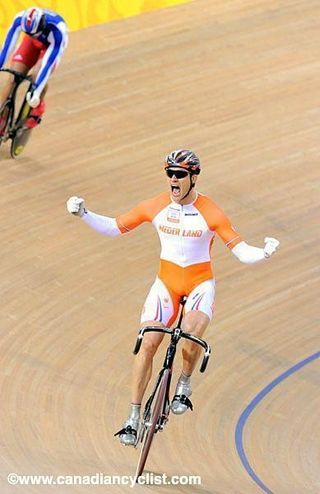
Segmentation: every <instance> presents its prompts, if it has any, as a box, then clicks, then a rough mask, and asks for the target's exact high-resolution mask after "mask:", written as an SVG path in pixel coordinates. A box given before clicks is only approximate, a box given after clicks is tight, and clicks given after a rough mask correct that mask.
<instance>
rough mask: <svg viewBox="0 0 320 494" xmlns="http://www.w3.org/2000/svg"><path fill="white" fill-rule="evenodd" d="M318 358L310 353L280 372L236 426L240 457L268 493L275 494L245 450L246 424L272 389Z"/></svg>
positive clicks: (317, 354) (317, 355) (318, 353)
mask: <svg viewBox="0 0 320 494" xmlns="http://www.w3.org/2000/svg"><path fill="white" fill-rule="evenodd" d="M317 358H320V352H316V353H314V354H313V355H310V357H308V358H306V359H304V360H302V361H301V362H298V363H297V364H295V365H294V366H293V367H290V369H288V370H287V371H285V372H284V373H283V374H280V376H278V377H277V378H276V379H274V380H273V381H272V382H271V383H270V384H268V385H267V386H266V387H265V388H264V389H262V391H260V393H258V394H257V395H256V396H255V397H254V398H253V400H252V401H251V402H250V403H249V405H248V406H247V407H246V408H245V409H244V410H243V412H242V414H241V415H240V418H239V420H238V423H237V426H236V432H235V441H236V447H237V452H238V455H239V457H240V460H241V462H242V464H243V466H244V468H245V469H246V471H247V472H248V474H249V475H250V477H251V478H252V479H253V480H254V482H255V483H256V484H257V485H258V486H259V487H260V488H261V489H262V490H263V491H264V492H266V494H273V493H272V491H271V490H270V489H269V487H267V486H266V485H265V484H264V483H263V482H262V480H261V479H260V478H259V477H258V475H257V474H256V473H255V471H254V470H253V468H252V467H251V465H250V463H249V461H248V458H247V455H246V453H245V451H244V447H243V430H244V426H245V424H246V422H247V420H248V418H249V416H250V414H251V413H252V411H253V410H254V409H255V408H256V406H257V405H258V404H259V403H260V402H261V401H262V400H263V398H264V397H265V396H267V394H268V393H270V391H272V390H273V388H275V387H276V386H278V384H280V383H281V382H282V381H284V380H285V379H287V377H290V376H291V375H292V374H294V373H295V372H297V371H298V370H300V369H302V367H304V366H305V365H307V364H310V362H313V361H314V360H316V359H317Z"/></svg>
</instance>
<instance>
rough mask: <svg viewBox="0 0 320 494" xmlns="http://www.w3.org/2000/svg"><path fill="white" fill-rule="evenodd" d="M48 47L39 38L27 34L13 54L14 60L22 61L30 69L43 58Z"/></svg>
mask: <svg viewBox="0 0 320 494" xmlns="http://www.w3.org/2000/svg"><path fill="white" fill-rule="evenodd" d="M46 50H47V47H46V46H45V45H44V44H43V43H40V41H38V40H37V39H34V38H31V36H27V35H25V36H24V37H23V39H22V41H21V43H20V45H19V46H18V47H17V49H16V51H15V52H14V54H13V55H12V58H11V61H12V62H21V63H23V64H24V65H26V67H28V69H29V70H30V69H31V67H33V66H34V65H35V64H36V63H37V62H38V60H40V59H41V58H43V56H44V54H45V52H46Z"/></svg>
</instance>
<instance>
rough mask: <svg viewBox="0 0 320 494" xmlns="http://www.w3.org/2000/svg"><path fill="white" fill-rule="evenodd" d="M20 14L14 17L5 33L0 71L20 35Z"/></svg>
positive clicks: (0, 58) (0, 54) (0, 56)
mask: <svg viewBox="0 0 320 494" xmlns="http://www.w3.org/2000/svg"><path fill="white" fill-rule="evenodd" d="M21 14H22V13H21V12H20V13H19V14H17V15H16V16H15V18H14V20H13V23H12V25H11V27H10V29H9V31H8V32H7V36H6V39H5V41H4V44H3V47H2V50H1V53H0V69H2V67H4V65H5V64H6V62H7V60H8V58H9V57H10V55H11V53H12V52H13V50H14V48H15V46H16V44H17V41H18V37H19V34H20V33H21V18H22V15H21Z"/></svg>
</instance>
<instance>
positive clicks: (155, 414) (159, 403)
mask: <svg viewBox="0 0 320 494" xmlns="http://www.w3.org/2000/svg"><path fill="white" fill-rule="evenodd" d="M168 379H169V370H166V371H165V372H164V374H163V377H162V380H161V383H160V385H159V390H158V394H157V397H156V400H155V402H154V405H153V407H152V409H151V411H150V414H149V418H147V419H146V420H147V421H148V422H149V423H148V424H147V425H144V424H143V425H142V427H145V428H146V430H145V431H144V432H143V439H142V440H143V446H142V448H141V453H140V458H139V462H138V466H137V471H136V478H138V477H140V476H141V474H142V472H143V470H144V466H145V464H146V461H147V458H148V454H149V451H150V448H151V444H152V441H153V438H154V435H155V433H156V432H157V430H158V428H157V425H158V424H159V422H160V419H161V415H162V411H163V410H164V405H165V401H166V391H167V383H168Z"/></svg>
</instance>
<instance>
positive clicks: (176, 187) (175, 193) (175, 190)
mask: <svg viewBox="0 0 320 494" xmlns="http://www.w3.org/2000/svg"><path fill="white" fill-rule="evenodd" d="M171 192H172V195H173V196H174V197H178V196H179V195H180V187H179V185H171Z"/></svg>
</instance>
